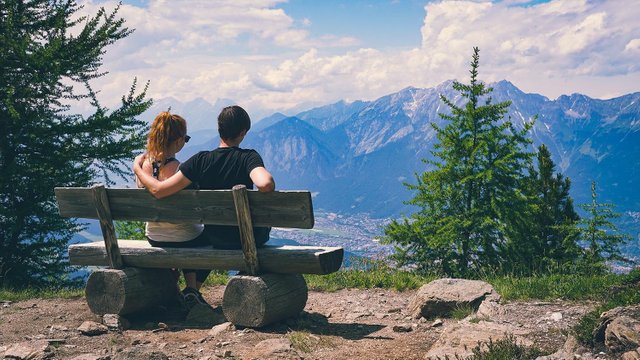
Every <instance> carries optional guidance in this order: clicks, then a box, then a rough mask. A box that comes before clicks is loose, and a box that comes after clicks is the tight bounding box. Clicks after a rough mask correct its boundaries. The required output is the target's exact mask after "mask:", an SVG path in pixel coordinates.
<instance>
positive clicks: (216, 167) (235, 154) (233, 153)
mask: <svg viewBox="0 0 640 360" xmlns="http://www.w3.org/2000/svg"><path fill="white" fill-rule="evenodd" d="M257 167H264V163H263V162H262V158H261V157H260V155H259V154H258V153H257V152H256V151H255V150H252V149H240V148H238V147H227V148H217V149H215V150H212V151H201V152H199V153H197V154H195V155H193V156H192V157H191V158H189V160H187V161H185V162H183V163H182V164H180V171H181V172H182V174H183V175H184V176H185V177H187V179H189V180H191V182H194V183H197V184H198V187H199V188H200V189H203V190H222V189H231V188H232V187H233V186H234V185H240V184H242V185H246V186H247V188H248V189H253V181H251V178H250V177H249V173H250V172H251V170H253V169H255V168H257Z"/></svg>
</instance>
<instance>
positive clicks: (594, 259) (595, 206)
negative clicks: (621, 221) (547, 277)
mask: <svg viewBox="0 0 640 360" xmlns="http://www.w3.org/2000/svg"><path fill="white" fill-rule="evenodd" d="M580 207H581V208H582V209H583V210H584V211H585V212H586V213H587V216H586V217H584V218H583V219H582V220H581V221H580V225H581V226H580V231H581V234H580V235H581V240H582V241H584V242H585V245H586V249H585V265H586V266H589V267H590V269H591V270H593V271H601V270H603V269H605V262H606V261H628V260H627V259H626V258H624V257H622V255H621V253H620V248H619V246H620V245H622V244H624V243H625V242H627V241H628V240H629V238H630V237H629V235H627V234H623V233H620V232H619V231H618V227H617V226H616V225H615V224H614V223H613V222H612V220H614V219H617V218H619V217H620V214H619V213H617V212H615V211H614V208H615V205H614V204H612V203H599V202H598V194H597V193H596V182H595V181H592V182H591V203H587V204H581V205H580Z"/></svg>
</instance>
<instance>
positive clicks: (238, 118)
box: [218, 105, 251, 140]
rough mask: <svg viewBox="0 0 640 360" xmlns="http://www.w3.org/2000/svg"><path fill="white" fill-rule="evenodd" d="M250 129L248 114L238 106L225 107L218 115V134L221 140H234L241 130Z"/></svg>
mask: <svg viewBox="0 0 640 360" xmlns="http://www.w3.org/2000/svg"><path fill="white" fill-rule="evenodd" d="M249 129H251V119H250V118H249V114H247V112H246V111H245V110H244V109H243V108H241V107H240V106H237V105H233V106H227V107H226V108H224V109H222V111H221V112H220V115H218V134H220V138H221V139H223V140H227V139H235V138H237V137H238V136H240V133H241V132H242V131H243V130H246V131H249Z"/></svg>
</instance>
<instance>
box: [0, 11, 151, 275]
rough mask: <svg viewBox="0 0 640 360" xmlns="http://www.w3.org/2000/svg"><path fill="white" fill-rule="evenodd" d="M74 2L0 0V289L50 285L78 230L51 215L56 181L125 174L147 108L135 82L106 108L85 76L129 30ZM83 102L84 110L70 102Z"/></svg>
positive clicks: (95, 72) (96, 70)
mask: <svg viewBox="0 0 640 360" xmlns="http://www.w3.org/2000/svg"><path fill="white" fill-rule="evenodd" d="M78 10H79V6H78V5H77V4H76V2H75V1H73V0H60V1H51V0H33V1H23V0H4V1H2V2H0V67H1V70H0V287H25V286H45V285H52V284H56V283H59V281H60V279H61V278H64V275H65V274H66V273H67V271H68V270H69V265H68V263H67V260H66V258H65V248H66V245H67V243H68V241H69V240H70V239H71V238H72V236H73V235H74V234H75V233H76V232H77V231H79V230H80V229H81V228H82V224H79V223H77V222H76V221H74V220H70V219H62V218H60V217H59V216H58V213H57V207H56V203H55V199H54V195H53V188H54V187H55V186H88V185H90V184H91V183H92V182H93V181H95V180H96V179H97V178H98V177H99V176H101V177H102V178H103V179H104V181H105V182H106V183H107V184H111V183H112V180H113V179H111V178H110V175H113V174H115V175H117V176H130V175H129V174H128V170H126V169H128V163H129V161H130V159H131V158H133V156H134V151H136V150H137V149H140V148H142V147H143V143H144V124H143V122H142V121H139V120H136V118H135V117H136V116H138V115H139V114H141V113H142V112H143V111H144V110H146V109H147V108H148V107H149V105H150V100H147V99H146V87H145V88H144V90H142V91H137V89H136V87H137V86H136V85H137V84H136V81H135V80H134V81H133V85H132V86H131V88H130V89H129V91H128V94H127V95H125V96H123V97H122V102H121V105H120V106H119V107H118V108H117V109H115V110H113V111H109V110H108V109H107V108H105V107H103V106H101V105H100V103H99V101H98V99H97V97H96V92H95V91H94V90H93V89H92V87H91V85H90V82H91V81H92V80H94V79H96V78H99V77H101V76H103V75H104V73H103V72H101V71H100V67H101V65H102V56H103V55H104V53H105V51H106V50H105V49H106V47H107V46H108V45H110V44H113V43H114V42H116V41H118V40H120V39H122V38H125V37H126V36H128V35H129V34H131V30H129V29H127V28H126V27H124V20H123V19H120V18H118V17H116V13H117V9H116V10H114V11H113V12H106V11H105V10H104V9H101V10H99V11H98V12H97V13H96V14H95V15H94V16H90V17H81V16H79V15H78ZM79 101H86V102H88V103H90V104H91V105H92V106H93V108H94V109H95V112H94V113H93V114H92V115H90V116H83V115H80V114H75V113H74V112H73V111H72V108H71V106H70V104H76V103H78V102H79Z"/></svg>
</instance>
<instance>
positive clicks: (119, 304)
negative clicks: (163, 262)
mask: <svg viewBox="0 0 640 360" xmlns="http://www.w3.org/2000/svg"><path fill="white" fill-rule="evenodd" d="M85 295H86V298H87V303H88V304H89V309H91V311H92V312H93V313H94V314H98V315H104V314H119V315H124V314H131V313H135V312H139V311H143V310H149V309H150V308H153V307H154V306H156V305H161V304H164V303H166V302H168V301H171V300H173V299H175V297H176V295H177V288H176V282H175V279H174V277H173V276H172V275H171V271H170V270H168V269H144V268H125V269H122V270H115V269H100V270H96V271H94V272H93V273H91V275H90V276H89V279H88V280H87V288H86V290H85Z"/></svg>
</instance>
